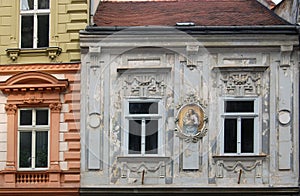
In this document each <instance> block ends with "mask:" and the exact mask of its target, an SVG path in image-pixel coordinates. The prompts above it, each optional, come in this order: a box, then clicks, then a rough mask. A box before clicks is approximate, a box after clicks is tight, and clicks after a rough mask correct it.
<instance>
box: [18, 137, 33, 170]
mask: <svg viewBox="0 0 300 196" xmlns="http://www.w3.org/2000/svg"><path fill="white" fill-rule="evenodd" d="M31 144H32V137H31V132H20V149H19V167H21V168H31V157H32V156H31V146H32V145H31Z"/></svg>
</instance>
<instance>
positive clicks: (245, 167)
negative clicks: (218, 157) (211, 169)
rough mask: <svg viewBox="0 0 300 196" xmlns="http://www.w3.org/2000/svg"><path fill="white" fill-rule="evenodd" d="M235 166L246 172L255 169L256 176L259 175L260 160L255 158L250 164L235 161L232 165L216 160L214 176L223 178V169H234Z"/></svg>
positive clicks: (258, 176)
mask: <svg viewBox="0 0 300 196" xmlns="http://www.w3.org/2000/svg"><path fill="white" fill-rule="evenodd" d="M237 167H241V169H243V170H244V171H248V172H249V171H252V170H254V169H256V177H257V178H260V177H261V167H262V160H257V161H255V162H254V163H253V164H252V165H244V163H243V162H241V161H237V162H235V163H234V164H233V165H225V164H224V162H223V161H217V172H216V177H218V178H223V169H225V170H227V171H234V170H235V169H236V168H237Z"/></svg>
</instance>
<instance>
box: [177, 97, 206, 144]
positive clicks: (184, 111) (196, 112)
mask: <svg viewBox="0 0 300 196" xmlns="http://www.w3.org/2000/svg"><path fill="white" fill-rule="evenodd" d="M206 122H207V117H206V115H205V113H204V110H203V109H202V107H201V106H200V105H199V104H197V103H188V104H185V105H182V106H181V107H180V108H179V110H178V114H177V119H176V124H177V129H176V133H177V136H178V137H180V138H182V139H185V140H186V141H187V142H190V141H192V142H197V141H198V140H199V139H200V138H202V137H203V136H204V135H205V134H206V132H207V130H206V127H205V126H206Z"/></svg>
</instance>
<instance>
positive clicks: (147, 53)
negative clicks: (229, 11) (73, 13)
mask: <svg viewBox="0 0 300 196" xmlns="http://www.w3.org/2000/svg"><path fill="white" fill-rule="evenodd" d="M81 48H82V71H81V90H82V96H81V103H82V105H81V142H82V146H81V147H82V151H81V177H82V178H81V186H82V187H110V186H111V187H124V186H125V187H130V186H134V187H135V186H149V187H153V186H157V187H160V186H166V185H167V186H171V187H172V186H174V187H178V186H183V187H195V186H196V187H228V186H231V187H281V186H285V187H297V186H298V173H299V172H298V167H299V156H298V154H299V149H298V138H299V136H298V124H299V122H298V112H299V111H298V94H299V92H298V84H299V78H298V77H299V76H298V62H299V59H298V55H299V54H298V38H297V35H286V34H274V35H267V34H266V35H264V34H243V35H239V34H228V35H209V34H208V35H200V36H194V37H191V36H190V35H188V34H185V33H183V32H180V31H178V30H175V29H172V28H170V29H169V28H166V29H163V30H159V31H157V30H152V29H150V28H149V29H147V31H141V30H140V29H129V30H124V31H122V32H118V33H115V34H113V35H110V36H108V37H105V36H103V35H101V34H100V33H98V34H97V33H89V32H85V33H82V34H81ZM132 99H133V100H137V99H139V100H147V99H152V100H159V106H160V112H161V116H160V117H159V119H160V120H159V121H160V125H159V128H160V130H161V132H160V133H159V134H158V135H159V142H158V143H159V154H158V155H153V156H147V155H145V156H132V155H130V156H129V155H127V154H126V148H127V145H128V141H127V140H126V137H127V136H126V133H127V131H126V130H127V128H126V123H127V120H126V104H128V102H127V101H128V100H129V101H130V100H132ZM227 99H240V100H245V99H248V100H255V104H256V108H257V109H256V112H257V113H256V114H255V115H256V116H255V119H256V124H255V128H254V129H255V130H256V133H255V134H254V137H256V139H255V142H254V144H255V147H254V148H255V152H254V153H250V154H235V155H233V154H226V153H223V134H222V133H223V131H222V130H223V125H224V122H223V119H224V115H223V114H224V108H223V106H224V100H227ZM195 105H196V106H195ZM184 106H195V107H197V108H201V111H202V112H203V117H205V118H203V122H204V125H203V127H202V128H201V130H200V131H199V132H198V133H197V134H196V135H192V136H189V135H187V134H185V133H183V132H182V130H180V129H178V126H179V125H178V121H177V120H178V119H177V118H178V115H179V114H180V111H181V110H183V108H184ZM199 111H200V109H199Z"/></svg>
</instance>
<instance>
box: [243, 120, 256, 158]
mask: <svg viewBox="0 0 300 196" xmlns="http://www.w3.org/2000/svg"><path fill="white" fill-rule="evenodd" d="M241 142H242V143H241V152H242V153H253V152H254V149H253V147H254V119H242V133H241Z"/></svg>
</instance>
